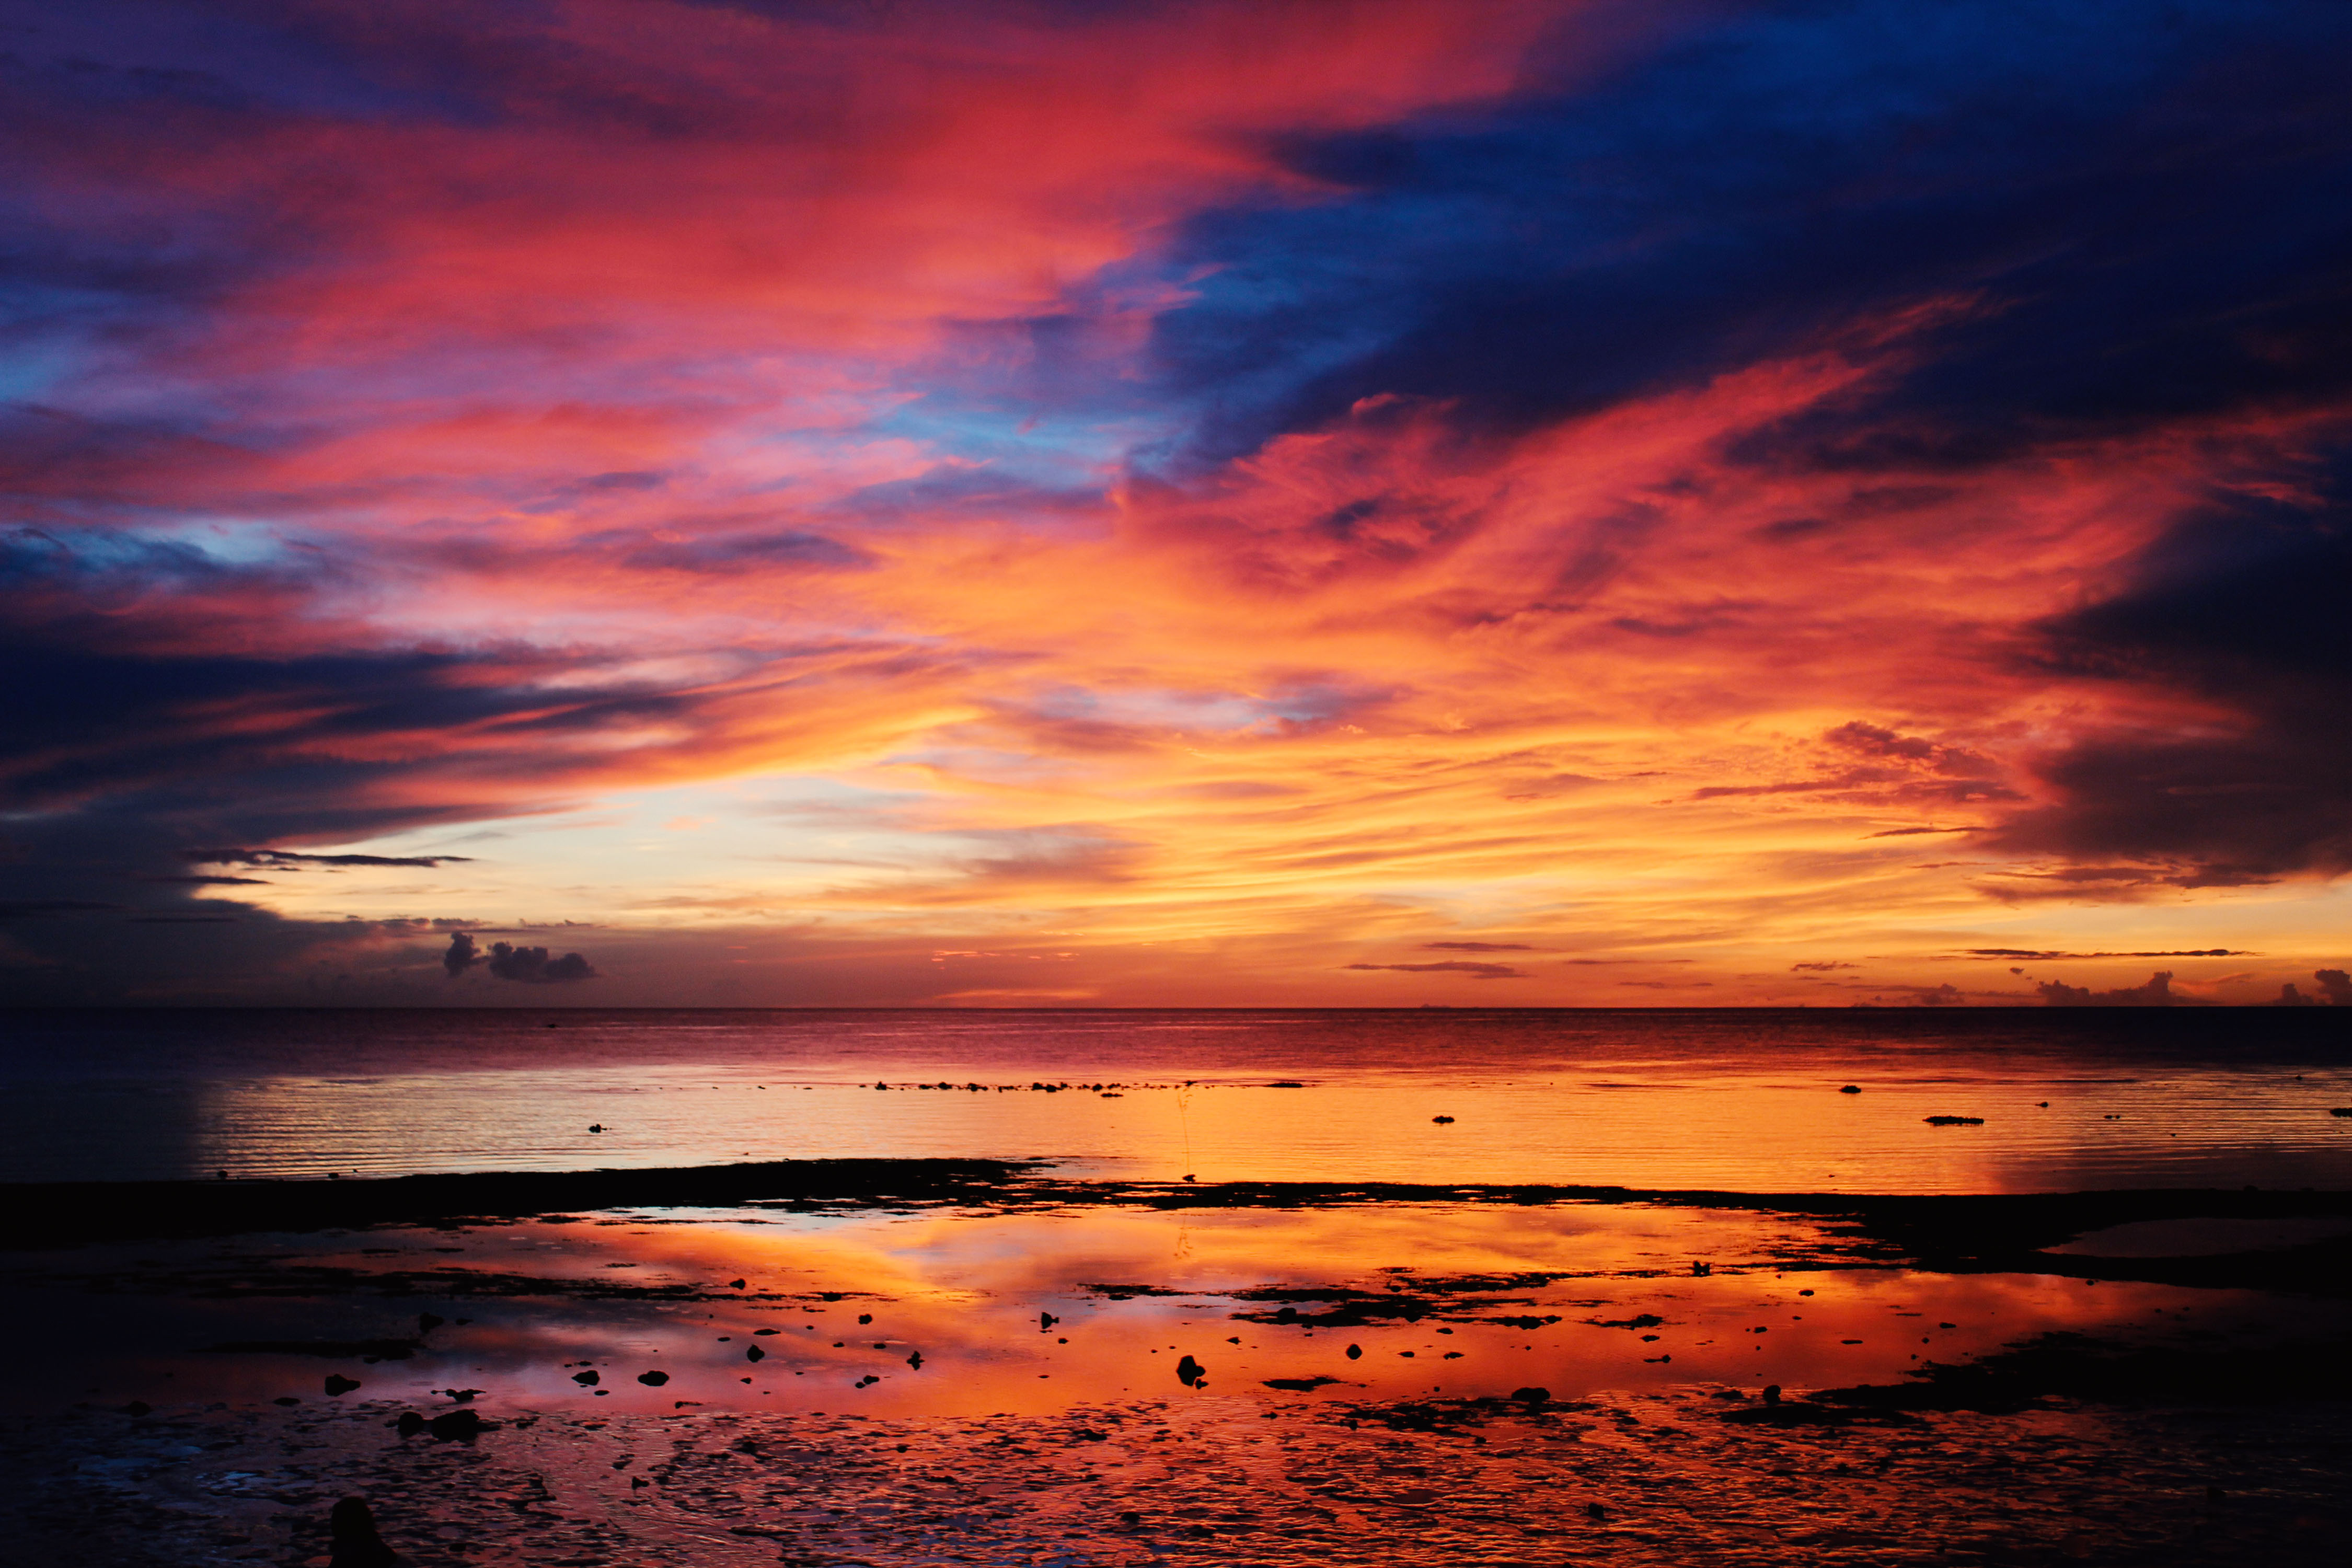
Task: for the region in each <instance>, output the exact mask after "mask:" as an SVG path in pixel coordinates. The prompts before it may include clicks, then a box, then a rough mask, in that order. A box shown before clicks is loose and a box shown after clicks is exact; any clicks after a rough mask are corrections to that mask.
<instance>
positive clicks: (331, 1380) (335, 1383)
mask: <svg viewBox="0 0 2352 1568" xmlns="http://www.w3.org/2000/svg"><path fill="white" fill-rule="evenodd" d="M359 1385H360V1384H359V1379H357V1378H355V1377H345V1376H344V1375H343V1374H342V1373H340V1372H331V1373H328V1374H327V1397H328V1398H330V1399H340V1398H341V1397H342V1396H343V1395H344V1394H349V1393H350V1392H351V1391H352V1389H354V1388H357V1387H358V1386H359Z"/></svg>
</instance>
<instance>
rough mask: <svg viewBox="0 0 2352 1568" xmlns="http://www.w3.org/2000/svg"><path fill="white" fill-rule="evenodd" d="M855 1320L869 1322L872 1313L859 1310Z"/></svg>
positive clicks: (763, 1331)
mask: <svg viewBox="0 0 2352 1568" xmlns="http://www.w3.org/2000/svg"><path fill="white" fill-rule="evenodd" d="M857 1321H859V1322H861V1323H870V1322H872V1321H874V1314H873V1313H871V1312H860V1313H858V1314H857ZM765 1332H767V1331H766V1330H765V1329H762V1330H761V1333H765Z"/></svg>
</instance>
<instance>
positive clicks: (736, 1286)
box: [727, 1279, 743, 1290]
mask: <svg viewBox="0 0 2352 1568" xmlns="http://www.w3.org/2000/svg"><path fill="white" fill-rule="evenodd" d="M727 1289H730V1290H740V1289H743V1281H741V1280H740V1279H730V1280H729V1281H727Z"/></svg>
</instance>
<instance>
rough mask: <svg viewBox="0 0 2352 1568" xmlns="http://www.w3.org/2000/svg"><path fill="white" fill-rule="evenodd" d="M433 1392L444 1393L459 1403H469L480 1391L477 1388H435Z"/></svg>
mask: <svg viewBox="0 0 2352 1568" xmlns="http://www.w3.org/2000/svg"><path fill="white" fill-rule="evenodd" d="M434 1392H435V1393H436V1394H447V1395H448V1396H449V1397H450V1398H452V1399H454V1400H456V1401H457V1403H458V1404H460V1405H471V1404H472V1403H473V1402H474V1395H476V1394H479V1393H481V1392H482V1391H481V1390H480V1389H478V1388H436V1389H435V1390H434Z"/></svg>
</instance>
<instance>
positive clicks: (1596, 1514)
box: [1584, 1502, 1609, 1521]
mask: <svg viewBox="0 0 2352 1568" xmlns="http://www.w3.org/2000/svg"><path fill="white" fill-rule="evenodd" d="M1584 1517H1585V1518H1587V1519H1590V1520H1595V1521H1599V1520H1605V1519H1607V1518H1608V1517H1609V1510H1607V1509H1605V1508H1602V1507H1601V1505H1600V1504H1599V1503H1597V1502H1589V1503H1586V1504H1585V1505H1584Z"/></svg>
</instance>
